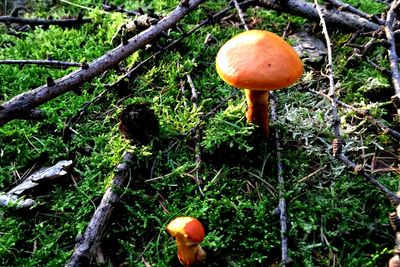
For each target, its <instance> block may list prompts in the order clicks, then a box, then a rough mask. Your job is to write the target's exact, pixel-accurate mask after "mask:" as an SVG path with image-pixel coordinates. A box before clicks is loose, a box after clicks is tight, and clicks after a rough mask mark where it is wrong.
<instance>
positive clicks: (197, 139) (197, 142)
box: [186, 74, 204, 197]
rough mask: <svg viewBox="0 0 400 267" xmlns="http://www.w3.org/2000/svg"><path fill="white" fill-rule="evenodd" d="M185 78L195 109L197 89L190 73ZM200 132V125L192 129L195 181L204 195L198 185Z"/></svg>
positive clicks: (201, 192) (201, 191) (201, 132)
mask: <svg viewBox="0 0 400 267" xmlns="http://www.w3.org/2000/svg"><path fill="white" fill-rule="evenodd" d="M186 79H187V81H188V84H189V86H190V92H191V95H192V96H191V97H190V100H191V101H192V102H193V106H194V108H195V109H197V101H198V94H197V90H196V87H195V86H194V83H193V80H192V77H191V76H190V74H186ZM202 134H203V131H202V129H201V127H198V128H196V129H195V130H194V135H195V137H194V139H195V148H194V152H195V174H194V177H195V181H196V184H197V186H198V187H199V191H200V194H201V195H202V196H203V197H204V193H203V190H202V189H201V186H200V179H199V168H200V164H201V146H200V142H201V139H202Z"/></svg>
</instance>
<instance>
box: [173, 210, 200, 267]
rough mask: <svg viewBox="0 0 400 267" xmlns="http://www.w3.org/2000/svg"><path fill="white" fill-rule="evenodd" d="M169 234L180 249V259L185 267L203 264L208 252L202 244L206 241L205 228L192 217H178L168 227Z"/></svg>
mask: <svg viewBox="0 0 400 267" xmlns="http://www.w3.org/2000/svg"><path fill="white" fill-rule="evenodd" d="M166 229H167V231H168V233H169V234H170V235H171V236H173V237H175V239H176V244H177V247H178V259H179V261H180V263H182V265H184V266H186V267H187V266H192V265H195V264H197V263H200V262H202V261H203V260H204V259H205V257H206V252H205V251H204V250H203V249H202V248H201V246H200V242H201V241H203V239H204V227H203V225H202V224H201V222H200V221H199V220H197V219H196V218H192V217H177V218H175V219H174V220H172V221H171V222H170V223H169V224H168V225H167V228H166Z"/></svg>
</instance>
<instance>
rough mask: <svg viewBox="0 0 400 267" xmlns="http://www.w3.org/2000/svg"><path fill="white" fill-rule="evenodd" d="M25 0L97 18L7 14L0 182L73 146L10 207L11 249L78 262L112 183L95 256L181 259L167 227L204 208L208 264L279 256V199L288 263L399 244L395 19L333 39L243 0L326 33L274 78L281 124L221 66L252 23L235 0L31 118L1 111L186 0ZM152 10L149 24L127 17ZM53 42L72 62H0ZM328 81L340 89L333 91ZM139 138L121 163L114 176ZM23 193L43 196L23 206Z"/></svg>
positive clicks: (34, 10)
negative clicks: (224, 53)
mask: <svg viewBox="0 0 400 267" xmlns="http://www.w3.org/2000/svg"><path fill="white" fill-rule="evenodd" d="M191 1H192V0H191ZM191 1H189V2H191ZM20 2H21V3H20V4H21V5H23V8H21V9H20V10H17V11H16V14H14V15H15V16H17V17H24V18H46V19H47V18H49V16H51V17H52V19H66V18H77V17H78V14H79V13H81V14H82V15H83V19H90V21H88V22H85V23H78V24H76V25H74V26H73V27H66V26H61V27H60V26H57V25H50V26H42V25H38V26H33V24H32V23H31V24H29V23H28V24H27V25H24V24H18V23H15V22H11V23H1V22H0V31H1V34H0V124H1V126H0V191H1V192H3V193H4V194H5V195H7V194H6V193H7V192H10V190H12V189H13V188H15V186H16V185H18V184H21V183H22V182H23V181H24V179H26V178H27V177H29V175H31V174H33V173H35V171H37V170H39V169H40V168H42V167H46V168H48V167H51V166H54V165H56V164H57V163H59V162H60V161H63V160H64V161H68V162H69V161H70V162H71V164H72V166H71V167H70V168H68V169H67V170H66V171H65V173H63V174H62V175H56V178H55V179H50V180H47V181H46V182H43V183H40V184H39V185H37V186H35V187H34V188H32V189H29V190H25V192H24V193H23V194H21V195H19V196H18V197H22V199H20V200H18V201H16V202H15V203H11V204H10V203H9V204H8V205H5V206H3V207H0V266H24V267H25V266H63V265H65V264H66V263H67V262H68V261H69V259H70V257H71V255H72V254H73V252H74V249H75V245H76V242H77V236H81V237H82V235H83V233H84V232H85V230H86V228H87V226H88V223H89V221H90V220H91V218H92V216H93V214H94V212H95V210H96V208H97V207H98V205H99V204H100V203H101V200H102V197H103V195H104V194H105V192H106V190H107V188H108V189H110V188H111V189H115V191H116V193H117V194H118V195H119V196H120V199H119V201H118V202H116V203H114V205H113V208H114V209H113V211H112V214H111V216H110V217H109V218H107V225H106V226H105V229H104V231H103V232H101V235H100V236H99V237H98V238H100V239H101V240H100V245H99V247H98V248H97V249H96V251H95V252H96V253H95V254H96V256H97V257H93V258H91V265H93V266H153V267H155V266H179V262H178V259H177V256H176V244H175V242H174V240H173V239H172V238H171V237H170V236H169V235H168V233H167V232H166V231H165V227H166V225H167V224H168V222H170V221H171V220H172V219H173V218H175V217H177V216H193V217H196V218H198V219H199V220H200V221H201V222H202V223H203V225H204V227H205V229H206V236H205V239H204V241H203V242H202V247H203V248H204V250H205V251H206V252H207V255H208V256H207V260H206V263H205V264H206V266H282V263H281V262H282V243H281V241H282V240H281V225H282V223H283V221H282V220H284V218H283V219H282V218H280V216H279V214H278V213H279V212H277V211H279V202H280V200H282V199H284V200H285V202H286V212H287V215H288V219H287V221H286V223H287V224H288V230H287V233H285V236H287V238H288V251H289V257H290V259H291V261H292V264H293V266H386V264H387V262H388V260H389V259H390V258H391V257H392V256H393V248H394V247H395V234H394V231H393V229H392V227H391V225H390V221H389V217H388V213H390V212H393V211H394V210H395V209H394V207H393V205H392V204H399V203H397V202H396V201H393V199H392V202H391V201H389V200H388V194H386V195H385V194H384V190H385V189H387V190H388V192H393V194H394V195H395V194H396V192H397V190H398V187H399V169H398V164H399V158H398V149H399V142H398V138H395V134H394V135H390V131H393V132H394V133H396V132H397V130H400V120H399V117H398V114H397V110H396V108H395V106H394V105H393V103H392V96H393V95H395V91H394V86H393V85H392V76H391V74H392V73H394V72H393V70H392V69H391V68H390V66H391V65H390V63H391V62H390V61H389V59H388V56H387V55H388V42H387V41H386V40H385V34H384V33H383V32H382V31H381V32H380V33H381V34H380V35H379V34H375V35H372V34H366V33H365V34H364V32H363V31H362V29H359V31H356V30H346V31H345V30H342V28H341V27H340V26H335V25H333V24H332V25H330V24H328V33H329V37H330V39H331V43H330V45H331V48H332V52H331V53H328V51H327V50H326V37H327V36H326V34H324V33H323V31H322V27H321V24H320V21H319V19H315V18H314V19H313V20H311V19H309V18H307V17H300V16H295V15H291V14H290V12H282V11H276V10H272V9H269V8H267V7H265V6H261V5H259V6H256V5H249V6H246V7H243V10H242V11H243V12H244V13H245V14H246V17H245V20H246V22H247V25H248V26H249V27H250V28H251V29H264V30H268V31H272V32H274V33H276V34H278V35H280V36H283V37H284V38H285V40H287V41H288V42H289V43H290V44H291V45H293V46H296V45H299V44H301V43H302V42H304V38H305V37H304V33H307V36H311V38H312V39H313V43H312V44H318V49H320V50H318V49H314V50H313V51H312V52H315V51H317V52H318V51H319V52H320V53H317V54H316V55H314V54H312V52H310V51H309V52H307V51H305V52H304V50H303V52H304V53H303V54H302V59H303V63H304V73H303V76H302V77H301V79H300V80H299V81H298V82H297V83H296V84H295V85H293V86H291V87H290V88H287V89H285V90H280V91H276V92H274V96H273V97H272V98H271V99H272V101H271V104H272V105H274V106H273V108H274V109H275V111H276V114H274V116H273V117H272V116H271V119H270V127H271V134H270V136H269V137H268V138H265V137H263V136H262V135H261V134H260V133H259V131H258V128H257V127H256V126H254V125H251V124H248V123H247V122H246V118H245V112H246V100H245V96H244V93H243V91H242V90H239V89H236V88H233V87H231V86H229V85H228V84H226V83H225V82H224V81H223V80H221V78H220V77H219V76H218V74H217V72H216V70H215V57H216V54H217V52H218V50H219V48H220V47H221V46H222V45H223V44H224V43H225V42H226V41H227V40H229V39H230V38H231V37H233V36H234V35H235V34H238V33H240V32H242V31H244V29H243V25H242V23H241V19H240V16H239V15H238V12H237V10H236V9H235V8H234V7H233V4H231V5H230V4H229V1H223V0H214V1H204V3H202V4H200V5H199V6H198V7H196V8H195V9H194V10H193V11H191V12H188V14H187V15H186V16H185V17H184V18H183V19H182V20H179V21H178V23H177V25H176V26H174V27H171V28H170V29H168V30H166V31H163V33H162V34H161V35H160V36H158V37H157V38H156V39H155V41H152V42H149V43H148V44H146V45H145V46H142V47H140V49H137V50H135V51H134V52H133V53H131V54H130V55H129V56H128V57H126V58H125V59H123V60H121V61H120V62H118V64H117V65H115V66H113V67H112V68H108V69H107V70H106V71H103V72H101V73H100V75H95V77H93V79H91V80H90V81H89V82H85V83H83V84H82V85H79V86H78V85H77V86H75V87H73V88H72V89H71V90H68V91H66V92H65V93H63V94H60V95H59V96H58V97H54V98H53V99H51V100H49V101H45V102H44V103H42V104H40V106H36V107H35V108H38V109H40V112H39V111H37V112H38V113H37V114H39V115H38V116H36V117H35V118H34V119H32V118H29V119H26V117H27V116H28V115H29V114H30V115H32V116H33V115H35V114H36V113H35V112H36V111H35V112H33V111H31V110H29V112H28V113H29V114H23V115H21V114H17V116H19V117H15V119H14V118H12V119H10V120H9V121H4V123H2V122H1V121H2V120H3V118H2V117H1V116H2V114H4V112H6V110H5V109H6V108H4V107H6V106H7V105H6V103H8V102H10V101H13V97H15V96H17V95H18V94H22V93H24V92H28V91H30V90H32V89H34V88H39V87H41V86H45V87H46V86H47V87H48V88H51V87H52V86H53V88H55V89H57V88H58V79H60V78H62V77H65V76H66V75H68V74H69V73H71V72H73V71H76V70H79V69H82V71H83V72H84V71H85V68H86V67H87V65H86V64H89V70H90V68H91V65H90V63H91V62H94V61H95V60H96V59H98V58H100V57H101V56H102V55H104V54H106V53H107V52H108V51H111V50H112V49H114V48H115V47H118V46H120V43H121V41H122V42H125V41H126V40H127V39H129V38H132V37H133V38H134V37H135V35H136V34H139V33H140V32H142V31H143V30H144V28H148V27H150V26H151V27H155V26H156V25H157V22H158V21H159V20H160V19H162V18H164V17H166V16H168V14H169V13H170V12H173V10H174V9H175V8H176V7H177V6H178V5H179V3H178V1H176V0H174V1H172V0H152V1H122V0H113V1H108V8H107V6H106V5H103V1H102V0H97V1H89V0H75V1H64V0H60V1H40V0H37V1H26V3H24V1H20ZM239 2H240V1H239ZM254 2H257V1H254ZM347 2H348V3H350V4H352V5H354V6H355V7H357V8H358V10H361V11H363V12H367V13H369V14H380V13H383V12H387V11H388V10H389V8H390V4H388V3H383V2H378V1H373V0H368V1H356V0H352V1H347ZM12 4H13V3H12V1H9V2H7V1H6V2H4V1H3V3H2V4H0V7H1V15H2V16H6V15H10V14H11V11H12V10H13V7H12ZM111 4H113V5H115V6H114V7H118V5H121V4H124V6H123V8H122V7H121V6H119V7H120V8H119V9H118V8H117V9H115V8H114V9H113V8H111ZM229 6H230V7H231V8H230V9H229V10H228V11H226V13H224V14H223V15H222V16H221V17H219V18H218V19H216V20H211V19H210V16H211V15H213V14H216V13H217V12H220V11H221V10H224V9H225V8H227V7H229ZM331 8H334V7H332V6H331ZM143 14H145V15H147V20H146V21H145V22H146V23H148V25H146V23H144V25H141V24H140V23H139V24H137V23H136V26H135V28H134V29H133V28H129V27H128V28H126V27H124V26H123V25H132V23H131V24H129V22H132V21H134V20H138V17H139V16H141V15H143ZM379 17H380V15H379ZM207 19H208V20H209V21H208V22H209V23H205V24H204V25H202V26H201V27H199V28H198V29H197V30H196V31H194V32H191V33H190V34H188V35H184V33H186V32H189V31H191V30H192V29H193V28H195V27H196V25H199V24H200V23H201V22H202V21H205V20H207ZM138 25H139V26H138ZM396 25H397V24H396ZM140 26H143V29H142V28H141V27H140ZM299 35H300V36H303V37H300V38H299V37H298V36H299ZM181 36H184V38H182V40H181V41H180V42H178V43H177V44H175V45H173V46H168V45H169V44H171V43H172V42H174V41H175V40H177V39H178V38H179V37H181ZM376 36H378V38H377V37H376ZM371 43H372V45H370V44H371ZM165 47H167V49H165ZM155 54H156V55H155ZM153 55H155V56H154V58H150V57H152V56H153ZM330 56H331V58H332V64H331V65H329V64H328V59H329V57H330ZM148 58H150V59H149V60H147V59H148ZM49 59H51V60H58V61H63V62H73V63H76V64H77V65H75V66H71V67H68V66H60V65H52V66H48V65H39V64H27V63H20V64H4V62H3V63H1V61H3V60H49ZM145 60H147V61H146V62H144V63H143V61H145ZM83 63H84V64H83ZM137 65H139V67H137V68H136V69H135V71H134V72H133V74H132V75H130V77H124V75H125V73H126V71H127V70H129V69H132V68H133V67H135V66H137ZM330 70H333V75H330ZM330 78H333V79H334V85H335V86H334V88H332V87H331V86H330V85H331V84H330V82H331V80H330ZM46 84H47V85H46ZM55 89H54V90H55ZM332 89H334V93H335V95H334V96H335V97H337V99H338V102H337V101H336V102H335V101H333V102H332V101H331V99H330V97H331V96H332ZM49 92H50V93H49V94H51V92H52V91H51V90H49ZM2 105H4V107H3V106H2ZM336 106H337V109H338V116H337V117H338V118H339V120H340V121H339V124H338V126H339V127H340V137H341V140H343V147H342V149H340V151H333V150H332V146H333V145H332V142H333V141H334V140H338V138H337V137H338V136H337V133H336V132H335V121H336V120H335V119H336V118H337V117H335V114H333V113H332V110H334V109H335V108H336ZM132 107H133V108H134V109H135V110H134V111H132V112H133V113H135V114H139V115H138V116H139V118H140V119H139V120H138V121H134V123H131V125H134V127H133V129H132V135H131V137H132V136H134V138H136V139H135V140H136V141H129V140H128V139H127V138H125V137H124V135H123V133H121V131H120V130H121V128H122V127H121V126H120V122H119V120H120V119H121V117H122V115H121V114H123V111H124V110H126V108H132ZM24 112H27V110H25V111H24ZM14 115H15V114H14ZM14 115H12V116H14ZM376 121H378V122H381V123H382V124H383V127H382V125H381V124H379V123H376ZM388 129H389V130H388ZM336 130H337V128H336ZM275 132H277V133H279V134H278V138H275V134H274V133H275ZM277 144H278V145H279V146H280V148H279V150H277ZM277 151H278V152H279V153H277ZM127 153H129V155H130V156H131V158H130V162H129V171H127V172H126V173H124V174H123V175H125V176H126V181H125V182H124V185H123V187H122V188H113V186H110V185H112V184H113V179H114V178H115V177H116V176H118V175H119V174H120V173H119V172H116V171H115V170H116V168H117V166H118V164H120V163H121V162H122V159H123V157H124V155H126V154H127ZM334 153H336V155H334ZM338 154H339V157H338ZM343 155H345V156H346V159H349V161H350V162H354V163H355V164H357V166H356V170H355V169H354V168H348V167H349V164H347V165H346V164H345V163H346V162H345V161H344V160H343V157H344V156H343ZM340 156H343V157H342V158H340ZM350 166H351V164H350ZM278 178H282V179H278ZM282 180H284V184H282ZM377 183H379V186H381V188H378V187H377ZM382 188H383V189H382ZM0 197H1V196H0ZM26 199H31V200H33V202H32V203H33V205H29V207H24V206H23V205H22V206H21V205H20V204H21V203H23V201H25V200H26ZM0 202H1V201H0ZM3 202H4V199H3ZM0 204H2V203H0ZM3 204H4V203H3ZM396 218H397V217H396Z"/></svg>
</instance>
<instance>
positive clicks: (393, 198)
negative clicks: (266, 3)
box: [314, 0, 400, 206]
mask: <svg viewBox="0 0 400 267" xmlns="http://www.w3.org/2000/svg"><path fill="white" fill-rule="evenodd" d="M314 4H315V6H316V9H317V11H318V14H319V16H320V23H321V26H322V32H323V34H324V36H325V40H326V46H327V49H328V50H327V51H328V65H327V68H328V76H329V97H330V98H331V109H332V116H333V123H332V128H333V132H334V134H335V139H334V140H333V145H332V146H333V147H334V152H333V154H334V156H335V157H336V158H337V159H338V160H340V161H341V162H342V163H344V164H345V165H346V166H347V167H349V168H351V169H353V170H354V171H355V172H356V173H357V174H360V175H362V176H363V177H364V179H365V180H366V181H367V182H369V183H370V184H372V185H373V186H375V187H376V188H377V189H379V190H380V191H381V192H382V193H383V194H384V195H385V196H386V197H387V198H388V199H389V201H390V202H391V203H392V205H393V206H397V205H399V204H400V198H399V197H398V196H397V195H396V194H395V193H393V192H392V191H390V190H389V189H387V188H386V187H385V186H384V185H382V184H380V183H379V182H378V181H377V180H376V179H375V178H374V177H372V176H371V175H368V173H367V172H366V170H365V169H364V168H363V167H362V166H361V165H357V164H355V163H354V162H352V161H351V160H350V159H349V158H347V157H346V156H345V155H344V154H343V151H342V142H341V140H342V138H341V134H340V118H339V116H338V113H337V99H336V93H335V83H334V78H333V65H332V49H331V42H330V38H329V34H328V30H327V27H326V24H325V20H324V16H323V14H322V12H321V9H320V7H319V5H318V2H317V0H314Z"/></svg>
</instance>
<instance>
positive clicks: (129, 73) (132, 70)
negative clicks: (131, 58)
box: [107, 0, 256, 88]
mask: <svg viewBox="0 0 400 267" xmlns="http://www.w3.org/2000/svg"><path fill="white" fill-rule="evenodd" d="M255 2H256V0H248V1H245V2H242V3H240V6H242V5H250V4H252V3H255ZM232 8H233V7H231V6H230V7H227V8H225V9H223V10H221V11H220V12H218V13H216V14H215V15H213V16H211V17H210V18H208V19H206V20H204V21H202V22H201V23H199V24H197V25H196V26H195V27H194V28H192V29H191V30H189V31H187V32H185V33H183V34H182V35H181V36H179V38H177V39H175V40H174V41H173V42H171V43H170V44H168V45H167V46H165V47H163V48H161V50H159V51H157V52H156V53H154V54H153V55H151V56H149V57H148V58H146V59H145V60H143V61H141V62H140V63H138V64H136V65H134V66H132V67H130V68H129V69H128V70H127V72H126V73H125V74H124V75H123V76H121V77H120V78H119V79H118V80H117V81H116V82H114V83H112V84H108V85H107V87H111V88H112V87H115V86H118V85H119V84H121V83H122V82H123V81H124V80H125V79H129V78H131V77H132V75H133V74H134V73H135V72H136V71H137V70H138V69H139V68H140V67H142V66H143V65H144V64H146V63H147V62H149V61H150V60H152V59H154V58H156V57H157V56H158V55H160V54H161V53H162V52H164V51H166V50H168V49H170V48H172V47H174V46H175V45H177V44H178V43H180V42H181V41H182V40H183V39H184V38H186V37H188V36H190V35H191V34H192V33H194V32H195V31H197V30H198V29H200V28H201V27H203V26H205V25H207V24H211V23H213V22H214V21H216V20H218V19H219V18H220V17H222V16H223V15H225V14H226V13H227V12H228V11H229V10H231V9H232Z"/></svg>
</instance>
